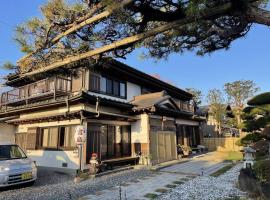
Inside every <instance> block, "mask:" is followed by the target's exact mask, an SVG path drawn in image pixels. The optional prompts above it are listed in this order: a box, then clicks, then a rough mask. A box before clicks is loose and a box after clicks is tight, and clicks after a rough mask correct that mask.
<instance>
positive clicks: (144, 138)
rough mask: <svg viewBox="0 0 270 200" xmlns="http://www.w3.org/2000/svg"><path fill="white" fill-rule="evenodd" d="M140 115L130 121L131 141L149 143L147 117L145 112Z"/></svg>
mask: <svg viewBox="0 0 270 200" xmlns="http://www.w3.org/2000/svg"><path fill="white" fill-rule="evenodd" d="M140 117H141V119H140V120H137V121H136V122H132V123H131V143H149V117H148V115H147V114H142V115H141V116H140Z"/></svg>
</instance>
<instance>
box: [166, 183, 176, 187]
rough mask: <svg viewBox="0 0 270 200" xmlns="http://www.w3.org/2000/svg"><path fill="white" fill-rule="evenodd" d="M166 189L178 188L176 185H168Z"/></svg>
mask: <svg viewBox="0 0 270 200" xmlns="http://www.w3.org/2000/svg"><path fill="white" fill-rule="evenodd" d="M165 187H167V188H175V187H176V185H173V184H168V185H165Z"/></svg>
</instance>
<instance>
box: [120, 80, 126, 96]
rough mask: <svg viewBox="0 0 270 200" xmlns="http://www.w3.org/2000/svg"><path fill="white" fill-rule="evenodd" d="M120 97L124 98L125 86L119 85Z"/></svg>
mask: <svg viewBox="0 0 270 200" xmlns="http://www.w3.org/2000/svg"><path fill="white" fill-rule="evenodd" d="M120 97H124V98H125V97H126V84H125V83H120Z"/></svg>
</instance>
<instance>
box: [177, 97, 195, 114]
mask: <svg viewBox="0 0 270 200" xmlns="http://www.w3.org/2000/svg"><path fill="white" fill-rule="evenodd" d="M175 102H176V103H177V105H178V107H179V109H180V110H182V111H186V112H191V113H194V111H195V110H194V105H192V104H191V103H189V102H184V101H181V100H178V99H175Z"/></svg>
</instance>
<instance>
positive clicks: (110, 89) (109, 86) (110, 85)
mask: <svg viewBox="0 0 270 200" xmlns="http://www.w3.org/2000/svg"><path fill="white" fill-rule="evenodd" d="M106 93H107V94H113V81H112V80H111V79H107V88H106Z"/></svg>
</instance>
